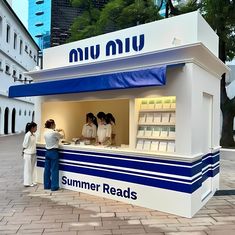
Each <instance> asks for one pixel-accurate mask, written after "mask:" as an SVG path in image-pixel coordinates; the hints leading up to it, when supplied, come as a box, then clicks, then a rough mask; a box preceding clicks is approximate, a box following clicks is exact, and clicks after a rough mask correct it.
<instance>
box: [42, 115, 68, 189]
mask: <svg viewBox="0 0 235 235" xmlns="http://www.w3.org/2000/svg"><path fill="white" fill-rule="evenodd" d="M55 127H56V124H55V121H54V120H53V119H49V120H47V121H46V123H45V128H46V131H45V132H44V139H45V142H46V154H45V168H44V189H51V191H56V190H58V189H59V153H58V148H59V140H60V139H62V138H63V136H64V135H63V134H62V133H61V131H62V130H55Z"/></svg>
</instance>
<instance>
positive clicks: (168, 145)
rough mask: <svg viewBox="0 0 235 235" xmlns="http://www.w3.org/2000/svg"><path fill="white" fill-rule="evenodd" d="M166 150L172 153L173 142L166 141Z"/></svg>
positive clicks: (173, 148) (173, 149) (173, 150)
mask: <svg viewBox="0 0 235 235" xmlns="http://www.w3.org/2000/svg"><path fill="white" fill-rule="evenodd" d="M167 152H168V153H174V152H175V142H168V144H167Z"/></svg>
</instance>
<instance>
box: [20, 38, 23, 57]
mask: <svg viewBox="0 0 235 235" xmlns="http://www.w3.org/2000/svg"><path fill="white" fill-rule="evenodd" d="M22 46H23V41H22V40H21V39H20V55H21V54H22Z"/></svg>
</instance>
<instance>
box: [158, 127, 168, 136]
mask: <svg viewBox="0 0 235 235" xmlns="http://www.w3.org/2000/svg"><path fill="white" fill-rule="evenodd" d="M160 137H168V128H167V127H165V126H163V127H162V128H161V133H160Z"/></svg>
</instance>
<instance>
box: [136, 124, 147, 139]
mask: <svg viewBox="0 0 235 235" xmlns="http://www.w3.org/2000/svg"><path fill="white" fill-rule="evenodd" d="M144 131H145V128H144V127H143V126H140V127H139V129H138V132H137V136H138V137H143V136H144Z"/></svg>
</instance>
